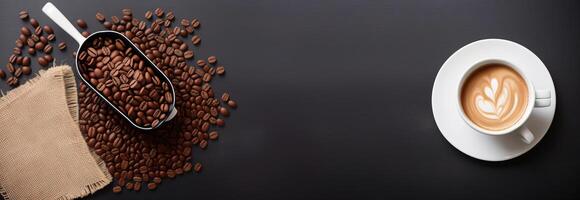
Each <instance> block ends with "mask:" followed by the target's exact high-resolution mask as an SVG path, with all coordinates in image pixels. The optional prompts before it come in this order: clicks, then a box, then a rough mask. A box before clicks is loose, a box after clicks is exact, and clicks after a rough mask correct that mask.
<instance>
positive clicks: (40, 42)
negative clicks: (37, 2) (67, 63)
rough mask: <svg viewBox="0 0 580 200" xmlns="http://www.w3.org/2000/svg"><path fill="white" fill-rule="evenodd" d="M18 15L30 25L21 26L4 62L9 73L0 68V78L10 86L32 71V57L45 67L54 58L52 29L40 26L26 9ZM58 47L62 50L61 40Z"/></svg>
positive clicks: (63, 46)
mask: <svg viewBox="0 0 580 200" xmlns="http://www.w3.org/2000/svg"><path fill="white" fill-rule="evenodd" d="M18 17H19V18H20V19H21V20H24V21H28V23H29V24H30V26H22V27H21V28H20V35H19V36H18V39H16V41H15V42H14V43H15V47H14V48H13V49H12V54H11V55H10V57H9V58H8V63H7V64H6V70H8V72H9V73H10V74H9V75H8V74H6V72H4V70H2V69H0V79H5V80H6V83H7V84H8V85H10V86H12V87H16V86H18V85H19V81H18V80H19V78H20V77H21V76H22V75H29V74H31V73H32V68H31V67H30V66H31V65H32V59H33V58H35V57H36V58H37V61H38V64H39V65H40V66H42V67H47V66H48V65H49V64H50V63H51V62H52V61H53V60H54V58H53V57H52V55H51V54H52V50H53V47H52V45H51V44H50V43H53V42H54V41H55V39H56V37H55V35H54V31H53V29H52V28H51V27H50V26H48V25H44V26H41V25H40V23H39V22H38V20H36V19H34V18H32V17H30V15H29V14H28V11H26V10H23V11H20V12H19V13H18ZM58 47H59V49H60V50H64V49H65V48H66V44H65V43H64V42H61V43H60V44H59V46H58ZM37 52H38V53H37ZM26 54H28V55H26ZM6 77H8V78H6Z"/></svg>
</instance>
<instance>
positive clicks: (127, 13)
mask: <svg viewBox="0 0 580 200" xmlns="http://www.w3.org/2000/svg"><path fill="white" fill-rule="evenodd" d="M121 13H123V15H125V16H132V15H133V12H132V11H131V9H130V8H124V9H123V10H121Z"/></svg>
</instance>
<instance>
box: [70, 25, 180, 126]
mask: <svg viewBox="0 0 580 200" xmlns="http://www.w3.org/2000/svg"><path fill="white" fill-rule="evenodd" d="M79 22H80V23H79ZM77 23H79V26H80V25H81V24H82V27H86V26H87V24H86V22H84V20H77ZM77 60H78V61H79V62H78V63H79V65H80V71H81V73H82V76H83V77H84V78H85V80H87V81H89V82H90V83H91V84H92V85H93V87H95V88H96V89H97V90H99V92H100V93H101V94H102V95H103V96H104V97H106V98H107V99H108V100H109V102H111V103H113V104H114V105H116V106H117V109H119V110H120V111H121V112H123V113H125V115H126V116H127V117H129V119H131V120H132V121H133V122H134V123H135V124H137V125H139V126H141V127H153V128H155V127H157V126H158V125H160V123H161V122H163V120H165V119H166V118H167V117H168V115H169V110H170V108H171V106H172V103H173V92H172V91H171V89H170V87H171V86H170V84H169V83H168V82H167V81H168V80H166V79H165V78H164V77H162V76H159V75H158V74H160V72H158V71H157V69H155V68H154V66H150V65H149V64H148V61H146V58H141V54H140V53H138V52H136V50H133V49H132V48H131V46H130V44H128V42H126V41H125V40H122V39H121V38H117V39H114V40H113V39H112V38H103V37H98V38H95V39H93V40H92V42H91V45H90V46H89V47H88V48H86V49H83V50H81V51H80V53H79V56H78V59H77Z"/></svg>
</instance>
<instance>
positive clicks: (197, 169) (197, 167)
mask: <svg viewBox="0 0 580 200" xmlns="http://www.w3.org/2000/svg"><path fill="white" fill-rule="evenodd" d="M201 168H202V166H201V163H195V165H194V166H193V171H195V172H196V173H199V172H201Z"/></svg>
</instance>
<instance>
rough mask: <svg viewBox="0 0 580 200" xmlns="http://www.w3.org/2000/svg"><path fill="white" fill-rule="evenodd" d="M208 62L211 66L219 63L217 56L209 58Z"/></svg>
mask: <svg viewBox="0 0 580 200" xmlns="http://www.w3.org/2000/svg"><path fill="white" fill-rule="evenodd" d="M207 62H209V64H212V65H213V64H215V63H216V62H217V57H215V56H210V57H208V58H207Z"/></svg>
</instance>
